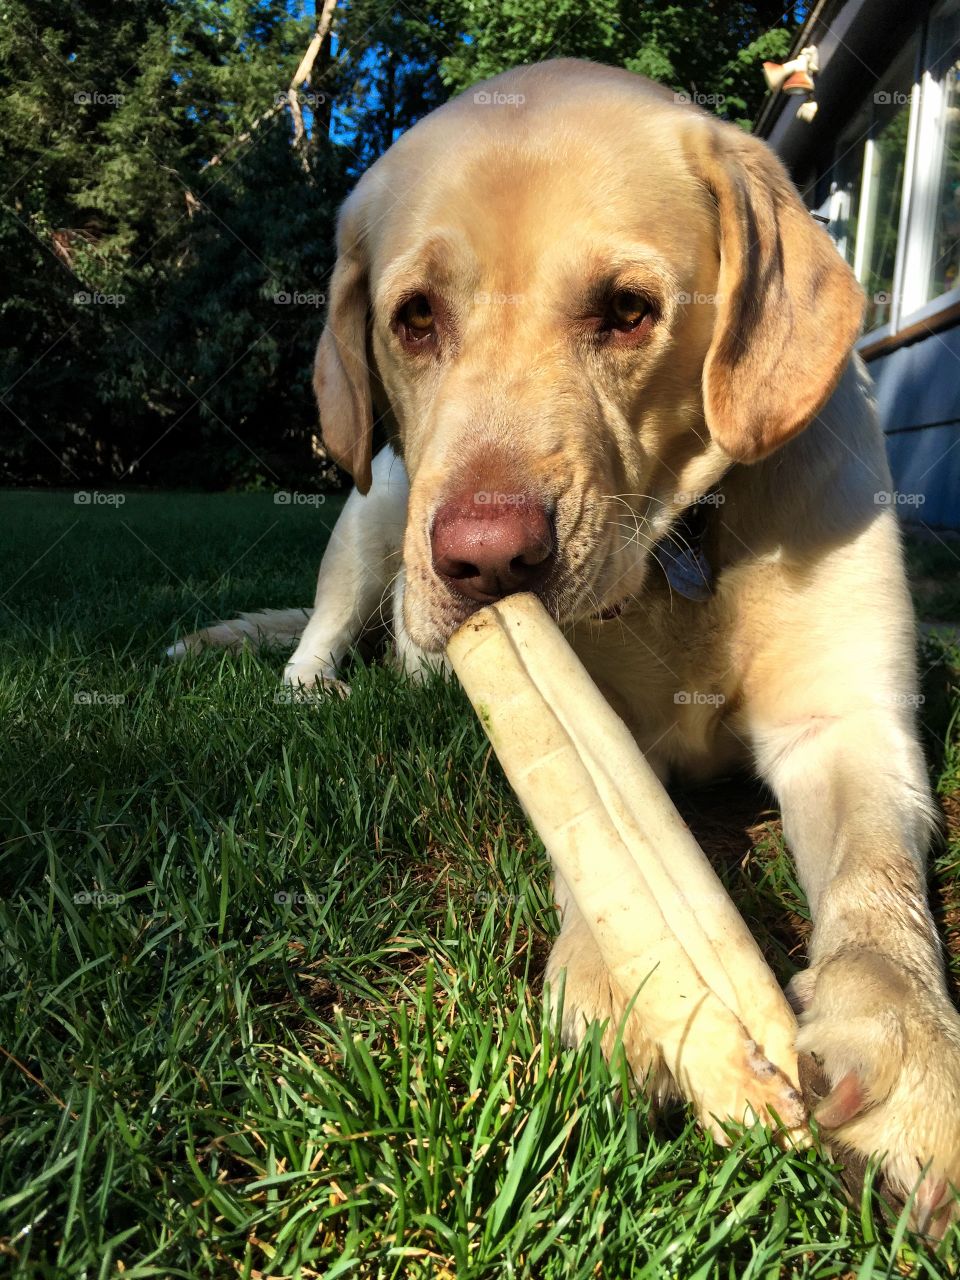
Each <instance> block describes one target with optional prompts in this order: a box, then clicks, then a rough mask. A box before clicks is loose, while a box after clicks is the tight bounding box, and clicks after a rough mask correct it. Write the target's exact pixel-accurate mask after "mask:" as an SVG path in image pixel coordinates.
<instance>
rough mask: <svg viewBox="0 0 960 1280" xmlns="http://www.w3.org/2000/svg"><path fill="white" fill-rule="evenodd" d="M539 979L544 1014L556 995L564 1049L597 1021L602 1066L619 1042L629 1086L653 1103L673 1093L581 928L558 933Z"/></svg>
mask: <svg viewBox="0 0 960 1280" xmlns="http://www.w3.org/2000/svg"><path fill="white" fill-rule="evenodd" d="M544 978H545V981H546V984H547V987H548V988H549V991H550V999H549V1000H548V1002H547V1011H548V1015H550V1014H551V1013H553V1012H554V1011H555V1009H556V1003H557V1002H558V1001H559V998H560V993H561V992H562V998H563V1011H562V1018H561V1022H560V1035H561V1039H562V1041H563V1043H564V1044H565V1045H566V1046H567V1048H568V1049H575V1048H577V1047H578V1046H579V1045H580V1044H581V1043H582V1042H583V1040H584V1038H585V1037H586V1035H587V1031H588V1029H589V1027H590V1026H591V1025H592V1024H593V1023H597V1024H599V1025H601V1026H602V1028H603V1031H602V1035H601V1048H602V1050H603V1054H604V1057H605V1058H606V1059H607V1061H608V1062H609V1061H610V1059H611V1057H612V1055H613V1053H614V1051H615V1048H616V1046H617V1044H618V1042H619V1044H620V1045H621V1046H622V1050H623V1053H624V1056H625V1057H626V1061H627V1062H628V1063H629V1066H630V1072H631V1074H632V1076H633V1078H634V1080H635V1082H636V1083H637V1085H638V1086H639V1087H641V1088H642V1089H643V1090H644V1091H645V1092H646V1093H647V1094H648V1096H649V1097H650V1098H651V1099H652V1100H653V1101H654V1102H663V1101H665V1100H666V1099H667V1098H669V1097H673V1096H675V1095H676V1090H675V1087H674V1085H673V1081H672V1079H671V1077H670V1074H669V1072H668V1071H667V1069H666V1067H665V1066H664V1063H663V1058H662V1056H661V1054H660V1052H659V1050H658V1049H657V1047H656V1045H655V1044H654V1043H653V1042H652V1041H651V1039H650V1037H649V1036H647V1035H646V1034H645V1032H644V1029H643V1025H642V1023H641V1021H640V1018H639V1017H638V1016H637V1014H636V1013H635V1012H634V1011H633V1010H631V1011H630V1012H629V1013H627V1007H626V1004H625V1002H624V999H623V996H622V995H621V994H620V993H619V990H618V988H617V987H616V985H615V984H614V983H613V981H612V980H611V977H610V973H609V971H608V970H607V967H606V965H605V964H604V962H603V959H602V958H601V955H600V952H599V950H598V948H597V945H596V943H595V942H594V940H593V938H592V937H590V935H589V933H588V932H587V930H586V928H585V927H584V926H583V925H582V924H580V925H579V926H578V927H574V928H567V929H565V930H564V931H563V932H561V934H560V936H559V937H558V938H557V940H556V942H555V943H554V945H553V950H552V951H551V953H550V958H549V959H548V961H547V968H546V972H545V974H544Z"/></svg>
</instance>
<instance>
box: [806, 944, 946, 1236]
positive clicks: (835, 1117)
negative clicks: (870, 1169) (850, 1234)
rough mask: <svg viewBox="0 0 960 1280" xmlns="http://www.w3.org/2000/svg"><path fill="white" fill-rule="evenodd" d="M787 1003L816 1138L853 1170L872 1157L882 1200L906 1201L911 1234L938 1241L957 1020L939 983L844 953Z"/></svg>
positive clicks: (883, 961) (812, 972)
mask: <svg viewBox="0 0 960 1280" xmlns="http://www.w3.org/2000/svg"><path fill="white" fill-rule="evenodd" d="M790 995H791V998H792V1000H793V1002H794V1005H795V1007H796V1008H797V1009H798V1010H799V1013H800V1034H799V1035H798V1037H797V1049H798V1050H799V1052H800V1053H801V1055H803V1054H809V1055H812V1057H813V1059H814V1060H815V1062H816V1064H817V1065H818V1066H819V1068H820V1073H821V1083H820V1087H819V1088H813V1089H811V1090H809V1091H808V1092H812V1094H813V1097H812V1099H808V1100H810V1101H812V1102H813V1103H814V1104H815V1106H814V1112H813V1114H814V1117H815V1119H816V1120H817V1122H818V1124H819V1125H820V1128H821V1130H822V1131H823V1135H824V1137H825V1139H826V1140H827V1141H828V1142H829V1144H830V1146H831V1148H833V1149H834V1150H835V1152H836V1153H837V1155H838V1157H840V1158H841V1159H845V1158H847V1159H848V1158H850V1157H852V1160H853V1163H854V1164H855V1165H856V1164H857V1163H859V1164H860V1165H861V1167H862V1165H863V1163H864V1161H865V1158H866V1157H868V1156H878V1157H880V1158H881V1159H882V1184H881V1185H882V1189H883V1190H884V1193H885V1195H886V1197H887V1199H889V1200H891V1201H892V1202H893V1203H894V1204H895V1205H896V1202H897V1201H899V1202H901V1203H902V1202H905V1201H906V1199H907V1198H908V1197H909V1196H910V1195H911V1193H915V1195H914V1201H913V1211H912V1218H911V1220H912V1223H913V1225H914V1226H915V1227H916V1228H917V1229H918V1230H920V1231H923V1232H926V1233H927V1234H929V1235H931V1236H934V1237H937V1238H939V1237H940V1236H942V1235H943V1232H944V1231H945V1230H946V1227H947V1226H948V1224H949V1223H950V1222H951V1221H954V1220H957V1219H960V1201H958V1199H957V1195H956V1194H955V1191H954V1190H952V1188H954V1189H956V1192H960V1017H958V1016H957V1013H956V1011H955V1010H954V1009H953V1006H952V1005H951V1004H950V1002H949V999H948V997H947V995H946V992H945V991H944V990H943V987H942V985H941V983H940V981H939V978H938V977H935V978H932V979H930V980H924V979H923V978H921V976H920V975H919V974H914V973H912V972H910V971H908V970H907V969H905V968H901V967H899V966H898V965H896V964H894V963H893V962H892V961H890V960H888V959H887V958H886V957H884V956H882V955H880V954H878V953H876V952H870V951H846V952H840V953H838V954H837V955H835V956H833V957H831V958H830V959H828V960H825V961H823V962H822V963H821V964H818V965H817V966H815V967H814V968H813V969H809V970H807V971H806V972H805V973H803V974H799V975H798V976H797V978H795V979H794V981H793V983H792V984H791V991H790ZM921 1175H922V1178H923V1180H922V1182H921V1181H920V1179H921ZM918 1183H919V1186H918Z"/></svg>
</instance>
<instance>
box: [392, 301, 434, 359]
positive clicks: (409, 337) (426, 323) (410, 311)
mask: <svg viewBox="0 0 960 1280" xmlns="http://www.w3.org/2000/svg"><path fill="white" fill-rule="evenodd" d="M395 325H396V329H397V333H398V334H399V336H400V339H401V341H403V342H404V343H406V344H407V345H408V346H416V345H418V344H419V343H424V342H426V341H427V340H428V339H430V338H432V337H433V336H434V333H435V330H436V325H435V323H434V315H433V308H432V307H431V305H430V299H429V298H428V297H427V295H426V294H425V293H415V294H414V295H413V297H412V298H408V299H407V301H406V302H405V303H404V304H403V306H402V307H401V308H400V310H399V311H398V312H397V317H396V320H395Z"/></svg>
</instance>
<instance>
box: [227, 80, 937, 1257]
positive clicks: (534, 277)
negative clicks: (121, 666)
mask: <svg viewBox="0 0 960 1280" xmlns="http://www.w3.org/2000/svg"><path fill="white" fill-rule="evenodd" d="M337 243H338V254H339V256H338V259H337V263H336V268H335V270H334V272H333V277H332V284H331V293H330V305H329V314H328V317H327V324H326V328H325V329H324V331H323V335H322V337H321V339H320V345H319V349H318V352H317V362H316V377H315V383H316V390H317V396H318V399H319V404H320V417H321V421H322V425H323V433H324V439H325V440H326V443H327V446H328V448H329V450H330V452H331V453H332V455H333V456H334V458H336V460H337V461H338V462H340V463H341V465H343V466H344V467H346V468H347V470H348V471H350V472H351V474H352V475H353V478H354V480H355V481H356V486H357V491H356V493H355V494H354V495H352V496H351V498H350V499H349V501H348V503H347V506H346V509H345V512H344V515H343V516H342V518H341V521H340V523H339V525H338V527H337V529H336V530H335V533H334V537H333V539H332V541H331V545H330V548H329V550H328V552H327V555H326V556H325V558H324V564H323V567H322V568H321V574H320V582H319V587H318V594H317V601H316V606H315V610H314V612H313V615H312V617H310V621H309V623H308V625H307V626H306V630H305V631H304V633H303V636H302V639H301V641H300V644H299V647H298V649H297V651H296V653H295V654H294V656H293V658H292V660H291V662H290V665H289V667H288V669H287V679H288V680H290V681H292V682H294V683H298V682H303V683H312V682H313V681H314V680H315V679H316V678H318V677H320V678H333V677H335V675H336V664H337V661H338V659H339V658H340V657H341V656H342V654H343V653H344V652H345V650H346V649H347V648H348V647H349V645H350V643H351V642H352V640H353V639H354V638H355V636H356V634H357V631H358V629H359V627H360V626H361V624H362V623H363V622H364V621H365V620H366V618H367V616H368V615H370V614H372V613H374V612H376V610H377V608H378V607H379V605H380V603H381V598H382V596H383V595H384V593H385V592H386V591H387V590H388V589H389V590H391V591H392V594H393V602H394V607H395V610H396V619H395V621H396V629H397V635H398V639H399V642H400V648H401V651H402V652H403V654H404V657H405V660H406V662H407V664H408V665H409V666H415V665H416V664H417V662H418V661H419V660H420V659H421V658H422V656H423V655H442V652H443V648H444V644H445V641H446V640H447V638H448V636H449V635H450V634H451V632H452V631H453V630H454V628H456V627H457V626H458V625H459V624H460V623H461V622H462V621H463V620H464V619H465V618H466V617H467V616H468V615H469V614H470V613H471V611H473V610H475V609H477V608H478V607H479V606H480V605H481V604H483V603H485V602H488V601H490V600H494V599H496V598H498V597H500V596H503V595H505V594H507V593H509V592H512V591H517V590H531V589H532V590H535V591H537V592H538V593H539V595H540V596H541V597H542V599H543V600H544V601H545V602H546V604H547V605H548V607H549V608H550V609H551V611H552V612H553V613H554V615H555V616H556V617H557V618H558V620H559V621H560V622H561V623H562V625H563V626H564V628H565V629H566V630H567V632H568V634H569V637H570V639H571V641H572V643H573V645H574V647H575V648H576V650H577V652H578V653H579V654H580V656H581V658H582V659H583V661H584V662H585V663H586V665H587V667H588V668H589V670H590V671H591V673H592V675H593V676H594V678H595V679H596V681H597V683H598V684H599V685H600V687H601V688H602V689H603V690H604V692H605V693H606V695H607V696H608V697H609V699H610V701H611V703H612V704H613V705H614V706H615V707H616V709H617V710H618V711H619V712H620V714H621V715H622V716H623V717H624V718H625V720H626V721H627V723H628V724H629V725H630V727H631V729H632V730H633V732H634V733H635V734H636V737H637V740H638V742H639V744H640V746H641V747H642V748H643V750H644V751H645V752H646V754H647V757H648V758H649V760H650V761H651V763H652V764H653V765H654V766H655V767H656V768H657V769H658V770H659V772H660V774H661V776H662V777H663V778H669V777H680V776H683V777H694V778H706V777H708V776H710V775H711V774H716V773H718V772H720V771H728V770H729V769H730V768H731V767H732V766H734V765H737V764H744V765H748V766H751V767H752V768H753V769H755V770H756V771H757V773H758V774H759V775H760V776H761V777H762V778H764V779H765V780H766V782H767V783H768V784H769V786H770V787H771V788H772V790H773V791H774V793H775V794H776V796H777V799H778V801H779V803H780V806H781V809H782V812H783V820H784V828H785V832H786V838H787V841H788V843H789V845H790V848H791V850H792V853H793V856H794V858H795V859H796V863H797V869H798V874H799V877H800V881H801V884H802V886H803V888H804V890H805V892H806V894H807V897H808V899H809V902H810V907H811V910H812V912H813V917H814V922H815V928H814V933H813V938H812V942H811V949H810V967H809V968H808V969H807V970H806V971H805V972H804V973H803V974H801V975H800V977H799V979H798V980H796V982H795V984H794V988H795V989H794V991H793V996H794V999H795V1001H796V1003H797V1005H798V1007H799V1008H800V1009H801V1010H802V1012H801V1032H800V1037H799V1041H798V1044H799V1047H800V1048H801V1049H803V1050H809V1051H811V1052H812V1053H814V1054H816V1055H817V1057H818V1058H819V1059H820V1060H821V1061H822V1063H823V1066H824V1071H825V1074H826V1076H827V1078H828V1081H829V1085H830V1092H829V1093H828V1096H827V1097H826V1099H825V1100H824V1102H823V1103H822V1105H821V1106H820V1108H819V1112H818V1117H819V1120H820V1123H821V1125H822V1126H823V1127H824V1128H826V1129H828V1130H830V1131H832V1133H833V1136H834V1138H835V1140H836V1141H837V1143H838V1145H843V1146H846V1147H848V1148H851V1149H853V1150H854V1151H856V1152H860V1153H879V1154H882V1155H883V1157H884V1166H885V1169H884V1171H885V1175H886V1178H887V1180H888V1183H889V1185H890V1186H891V1187H893V1188H895V1189H897V1190H898V1191H899V1193H900V1194H901V1195H903V1196H906V1195H908V1194H909V1193H910V1192H911V1191H913V1190H914V1189H916V1188H918V1184H919V1189H918V1190H917V1193H916V1198H915V1204H914V1219H915V1221H916V1222H917V1223H918V1224H919V1225H920V1226H921V1227H923V1228H926V1229H928V1230H932V1231H934V1232H939V1231H941V1230H942V1229H943V1226H944V1225H945V1222H946V1220H947V1219H948V1218H949V1216H950V1214H951V1212H952V1207H951V1206H952V1204H953V1200H952V1196H951V1193H950V1184H953V1185H954V1186H957V1187H960V1019H958V1016H957V1013H956V1011H955V1010H954V1007H953V1005H952V1003H951V1000H950V996H949V994H948V991H947V987H946V982H945V977H944V963H943V957H942V954H941V948H940V944H939V941H938V938H937V935H936V932H935V929H934V925H933V922H932V920H931V916H930V912H929V910H928V907H927V902H926V892H925V883H924V878H925V854H926V849H927V844H928V839H929V836H930V833H931V829H932V826H933V807H932V802H931V797H930V793H929V788H928V783H927V775H926V770H925V767H924V761H923V757H922V754H921V749H920V747H919V745H918V740H917V733H916V728H915V723H914V720H915V710H914V708H915V704H916V694H915V689H916V683H915V681H916V677H915V659H914V627H913V621H912V616H911V607H910V603H909V599H908V595H907V589H906V585H905V580H904V570H903V564H902V559H901V552H900V546H899V542H898V532H897V525H896V518H895V516H894V513H893V510H892V509H891V505H890V504H889V502H888V501H885V498H887V497H888V494H889V490H890V477H889V474H888V471H887V464H886V461H885V456H884V447H883V441H882V438H881V434H880V432H879V430H878V427H877V424H876V421H875V417H874V411H873V406H872V403H871V398H870V386H869V382H868V379H867V377H866V374H865V372H864V370H863V367H862V365H861V364H860V362H859V360H857V359H856V358H855V357H852V356H851V349H852V345H853V342H854V340H855V338H856V336H857V333H858V328H859V325H860V319H861V306H862V298H861V293H860V290H859V288H858V286H857V284H856V282H855V280H854V278H853V276H852V274H851V272H850V271H849V269H848V268H847V266H846V265H845V263H844V262H843V260H842V259H841V257H840V256H839V254H838V253H837V251H836V249H835V248H834V246H833V245H832V244H831V242H830V240H829V239H828V237H827V235H826V234H825V232H824V231H823V230H822V229H821V228H820V227H818V226H817V224H816V222H815V221H814V220H813V219H812V217H811V216H810V214H809V213H808V211H807V210H806V209H805V208H804V206H803V204H802V203H801V201H800V199H799V198H798V196H797V193H796V191H795V189H794V188H793V186H792V185H791V183H790V181H789V180H788V178H787V176H786V173H785V171H784V170H783V168H782V167H781V165H780V163H779V162H778V161H777V159H776V158H775V157H774V156H773V154H772V153H771V152H770V151H769V150H768V149H767V147H766V146H765V145H764V144H762V143H761V142H758V141H757V140H755V139H753V138H751V137H748V136H746V135H745V134H743V133H742V132H741V131H740V130H738V129H736V128H734V127H731V126H728V125H725V124H722V123H720V122H718V121H717V120H716V119H714V118H712V117H710V116H708V115H706V114H704V113H702V112H700V111H699V110H697V109H696V108H692V107H689V106H685V105H680V104H677V103H675V102H674V101H673V99H672V98H671V96H670V95H668V94H665V93H664V92H663V90H661V89H658V88H656V87H655V86H653V85H650V84H648V83H647V82H645V81H643V80H641V79H639V78H637V77H635V76H632V75H630V74H628V73H626V72H623V71H618V70H613V69H610V68H605V67H599V66H594V65H591V64H589V63H583V62H577V61H559V62H552V63H545V64H543V65H540V66H533V67H528V68H523V69H519V70H516V71H511V72H509V73H507V74H506V75H503V76H499V77H497V78H496V79H494V80H491V81H489V82H488V83H486V84H484V85H482V86H481V87H480V88H479V89H477V90H473V91H470V92H468V93H466V94H464V95H463V96H462V97H459V98H457V99H456V100H454V101H452V102H450V103H449V104H447V105H446V106H444V107H443V108H441V109H440V110H438V111H436V112H434V113H433V114H432V115H431V116H429V117H428V118H427V119H425V120H424V121H422V122H421V123H420V124H418V125H417V126H416V127H415V128H413V129H411V130H410V132H409V133H407V134H406V135H405V136H404V137H402V138H401V139H400V140H399V141H398V142H397V143H395V144H394V146H393V147H391V149H390V150H389V152H388V153H387V154H386V155H385V156H384V157H383V158H382V159H380V160H379V161H377V163H376V164H375V165H374V166H373V167H372V168H371V169H370V171H369V172H368V173H367V174H366V175H365V176H364V177H363V178H362V180H361V181H360V183H359V184H358V186H357V187H356V190H355V191H354V192H353V194H352V195H351V196H350V198H349V199H348V200H347V202H346V204H345V205H344V207H343V210H342V213H341V216H340V222H339V229H338V241H337ZM375 417H379V418H381V419H382V420H383V421H384V422H385V424H386V427H387V430H388V433H389V438H390V440H391V442H392V446H391V448H390V449H387V450H385V451H384V452H383V453H381V454H380V455H379V456H378V457H377V458H376V459H373V458H372V456H371V454H372V439H373V425H374V419H375ZM363 495H366V496H363ZM401 546H402V556H401ZM306 616H307V615H306V614H305V613H301V612H300V611H297V612H296V615H295V616H291V615H290V614H287V615H282V614H278V615H260V616H259V617H257V616H253V617H252V618H251V619H250V620H249V621H248V623H247V629H248V630H249V631H250V632H251V633H256V632H258V631H259V632H268V631H270V630H275V631H276V630H279V631H283V630H287V631H288V632H289V631H296V630H299V629H302V627H303V622H304V619H305V617H306ZM206 638H207V639H212V640H214V641H216V639H217V636H216V634H214V633H210V634H209V635H208V636H207V637H206ZM221 638H222V633H221ZM557 897H558V901H559V902H560V905H561V907H562V921H563V922H562V928H561V932H560V936H559V938H558V940H557V942H556V945H555V947H554V951H553V954H552V956H551V959H550V964H549V971H550V973H551V974H555V973H556V972H557V970H559V969H560V968H561V967H562V968H565V969H566V971H567V979H566V1003H565V1014H564V1017H565V1028H566V1033H567V1036H568V1038H569V1039H570V1040H573V1041H575V1040H576V1039H577V1038H578V1037H579V1036H581V1035H582V1034H583V1030H584V1028H585V1026H586V1024H587V1023H589V1022H591V1021H593V1020H595V1019H609V1020H610V1021H611V1023H612V1024H613V1025H616V1024H617V1023H618V1021H619V1019H620V1015H621V1012H622V1011H621V1009H620V1008H618V1007H616V1006H615V1004H614V1003H613V997H612V996H611V988H610V984H609V982H608V980H607V975H606V974H605V972H604V969H603V965H602V962H601V960H600V958H599V956H598V954H597V951H596V949H595V947H594V945H593V943H592V941H591V937H590V933H589V931H588V930H587V928H586V927H585V926H584V923H583V921H582V920H581V918H580V917H579V916H578V914H577V911H576V907H575V906H574V904H573V903H572V902H571V901H570V900H569V898H568V895H567V894H566V892H565V889H564V886H563V885H562V884H558V885H557ZM921 1176H922V1182H921V1181H920V1179H921Z"/></svg>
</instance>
